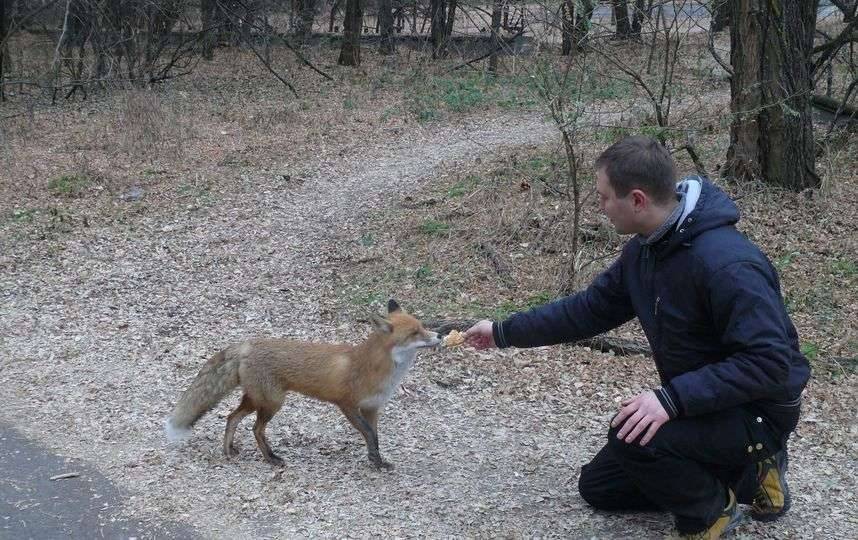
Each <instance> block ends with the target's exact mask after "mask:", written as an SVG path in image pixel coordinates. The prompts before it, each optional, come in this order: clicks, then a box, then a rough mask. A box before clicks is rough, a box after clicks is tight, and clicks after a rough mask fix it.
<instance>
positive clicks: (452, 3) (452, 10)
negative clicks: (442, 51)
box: [444, 0, 457, 41]
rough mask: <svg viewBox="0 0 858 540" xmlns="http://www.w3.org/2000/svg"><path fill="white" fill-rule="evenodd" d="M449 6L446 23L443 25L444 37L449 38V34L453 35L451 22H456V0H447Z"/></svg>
mask: <svg viewBox="0 0 858 540" xmlns="http://www.w3.org/2000/svg"><path fill="white" fill-rule="evenodd" d="M448 1H449V6H448V7H447V25H446V26H445V27H444V39H446V40H448V41H449V39H450V36H452V35H453V23H455V22H456V7H457V5H456V4H457V0H448Z"/></svg>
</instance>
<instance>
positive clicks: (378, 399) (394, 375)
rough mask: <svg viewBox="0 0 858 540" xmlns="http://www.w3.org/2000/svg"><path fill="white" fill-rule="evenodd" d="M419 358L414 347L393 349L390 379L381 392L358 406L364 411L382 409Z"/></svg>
mask: <svg viewBox="0 0 858 540" xmlns="http://www.w3.org/2000/svg"><path fill="white" fill-rule="evenodd" d="M416 356H417V351H416V350H415V349H414V348H413V347H408V348H399V347H394V348H393V371H392V372H391V373H390V377H389V378H388V379H387V381H385V383H384V386H383V387H382V388H381V390H380V391H379V392H378V393H377V394H375V395H373V396H370V397H368V398H366V399H364V400H363V401H361V402H360V403H359V404H358V406H359V407H361V408H362V409H381V408H382V407H384V405H385V404H386V403H387V402H388V401H390V397H391V396H392V395H393V393H394V392H395V391H396V389H397V388H399V383H401V382H402V379H403V378H404V377H405V374H406V373H408V370H409V369H411V366H413V365H414V359H415V357H416Z"/></svg>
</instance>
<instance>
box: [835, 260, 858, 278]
mask: <svg viewBox="0 0 858 540" xmlns="http://www.w3.org/2000/svg"><path fill="white" fill-rule="evenodd" d="M831 272H832V273H834V275H837V276H840V277H855V276H858V264H856V263H855V261H850V260H848V259H838V260H836V261H834V262H833V263H831Z"/></svg>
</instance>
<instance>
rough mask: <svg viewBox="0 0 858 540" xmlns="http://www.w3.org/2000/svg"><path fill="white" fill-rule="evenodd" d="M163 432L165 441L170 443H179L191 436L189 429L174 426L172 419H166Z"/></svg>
mask: <svg viewBox="0 0 858 540" xmlns="http://www.w3.org/2000/svg"><path fill="white" fill-rule="evenodd" d="M164 432H165V433H166V434H167V439H169V440H170V442H176V441H181V440H183V439H187V438H188V437H190V436H191V430H190V429H188V428H180V427H176V426H174V425H173V419H172V418H167V421H166V422H164Z"/></svg>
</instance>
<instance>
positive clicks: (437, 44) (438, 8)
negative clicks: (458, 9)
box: [429, 0, 447, 58]
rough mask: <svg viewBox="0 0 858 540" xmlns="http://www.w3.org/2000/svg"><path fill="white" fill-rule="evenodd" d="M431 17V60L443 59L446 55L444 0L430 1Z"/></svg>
mask: <svg viewBox="0 0 858 540" xmlns="http://www.w3.org/2000/svg"><path fill="white" fill-rule="evenodd" d="M429 12H430V16H431V27H430V30H429V32H430V35H431V40H432V58H443V57H445V56H446V55H447V36H446V33H447V2H446V0H430V1H429Z"/></svg>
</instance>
